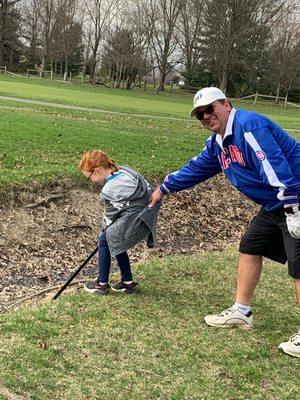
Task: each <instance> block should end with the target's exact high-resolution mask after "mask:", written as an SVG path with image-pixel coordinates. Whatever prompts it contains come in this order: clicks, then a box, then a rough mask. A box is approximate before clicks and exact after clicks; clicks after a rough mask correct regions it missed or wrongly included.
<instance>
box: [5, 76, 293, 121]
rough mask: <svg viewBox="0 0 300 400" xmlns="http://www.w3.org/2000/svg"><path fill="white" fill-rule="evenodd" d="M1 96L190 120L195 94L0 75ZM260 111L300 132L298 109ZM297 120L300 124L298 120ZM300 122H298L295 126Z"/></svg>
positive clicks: (265, 107) (264, 106)
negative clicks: (143, 91)
mask: <svg viewBox="0 0 300 400" xmlns="http://www.w3.org/2000/svg"><path fill="white" fill-rule="evenodd" d="M0 95H10V96H16V97H22V98H27V99H35V100H41V101H48V102H55V103H61V104H71V105H79V106H85V107H92V108H99V109H105V110H112V111H121V112H130V113H139V114H148V115H164V116H174V117H180V118H188V115H189V111H190V109H191V108H192V97H193V95H192V94H188V95H183V96H182V95H180V93H179V94H178V93H177V94H175V95H173V96H170V95H169V94H167V93H166V94H165V95H160V96H157V95H155V94H153V92H148V93H136V92H131V91H125V90H122V89H113V90H112V89H107V88H103V87H91V86H89V85H73V84H64V83H61V82H60V83H58V82H51V81H44V80H36V79H27V78H9V77H5V76H0ZM234 105H235V106H236V107H237V108H238V107H241V108H242V107H245V108H247V109H251V110H252V109H253V104H252V102H251V101H235V102H234ZM255 110H256V111H257V112H260V113H262V114H266V115H268V116H269V117H270V118H272V119H274V120H275V121H277V122H278V123H279V124H281V125H282V126H284V127H285V128H298V129H300V123H299V118H300V112H299V109H294V108H293V109H292V108H288V109H283V108H282V106H274V104H272V103H267V102H259V103H258V104H257V106H256V108H255ZM297 120H298V121H297ZM296 122H297V123H296Z"/></svg>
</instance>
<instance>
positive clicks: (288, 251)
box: [239, 208, 300, 278]
mask: <svg viewBox="0 0 300 400" xmlns="http://www.w3.org/2000/svg"><path fill="white" fill-rule="evenodd" d="M239 250H240V252H241V253H246V254H252V255H257V256H263V257H267V258H269V259H271V260H274V261H277V262H280V263H282V264H285V263H286V261H288V270H289V275H290V276H291V277H292V278H300V239H294V238H293V237H292V236H291V235H290V234H289V231H288V229H287V226H286V217H285V214H284V210H283V208H280V209H278V210H275V211H272V212H267V211H265V210H264V209H263V208H262V209H261V210H260V211H259V213H258V214H257V215H256V216H255V217H254V218H253V219H252V221H251V222H250V225H249V227H248V229H247V230H246V232H245V234H244V236H243V237H242V239H241V243H240V248H239Z"/></svg>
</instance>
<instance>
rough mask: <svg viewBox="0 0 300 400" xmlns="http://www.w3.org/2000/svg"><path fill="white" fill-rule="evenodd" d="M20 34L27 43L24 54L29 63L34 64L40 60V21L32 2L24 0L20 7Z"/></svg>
mask: <svg viewBox="0 0 300 400" xmlns="http://www.w3.org/2000/svg"><path fill="white" fill-rule="evenodd" d="M22 14H23V24H22V36H23V38H24V39H25V41H26V43H27V47H26V50H25V56H26V58H27V61H28V63H29V65H32V66H35V65H37V64H38V63H39V62H40V54H39V46H40V31H41V27H40V21H39V16H38V10H37V8H36V4H35V3H34V2H26V3H25V4H23V8H22Z"/></svg>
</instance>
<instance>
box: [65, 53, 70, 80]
mask: <svg viewBox="0 0 300 400" xmlns="http://www.w3.org/2000/svg"><path fill="white" fill-rule="evenodd" d="M68 67H69V64H68V57H67V56H65V71H64V73H65V74H67V76H68V69H69V68H68Z"/></svg>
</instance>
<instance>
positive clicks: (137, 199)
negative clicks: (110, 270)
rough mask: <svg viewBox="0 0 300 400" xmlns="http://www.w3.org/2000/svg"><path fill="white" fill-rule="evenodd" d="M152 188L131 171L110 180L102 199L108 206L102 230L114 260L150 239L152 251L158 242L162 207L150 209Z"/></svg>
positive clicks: (116, 175) (122, 171)
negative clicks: (157, 232)
mask: <svg viewBox="0 0 300 400" xmlns="http://www.w3.org/2000/svg"><path fill="white" fill-rule="evenodd" d="M152 192H153V188H152V187H151V186H150V185H149V183H148V182H147V181H146V180H145V178H144V177H142V176H141V175H139V174H138V173H137V172H136V171H134V170H132V169H131V168H129V167H125V166H124V167H120V168H119V171H118V172H116V173H115V174H113V175H112V176H111V177H109V178H108V180H107V182H106V183H105V185H104V186H103V189H102V192H101V194H100V197H101V198H102V199H103V200H104V202H105V212H104V218H103V226H102V228H103V229H105V230H106V238H107V243H108V247H109V250H110V254H111V256H112V257H114V256H116V255H117V254H120V253H123V252H124V251H126V250H128V249H129V248H130V247H133V246H134V245H136V244H137V243H139V242H140V241H141V240H143V239H146V238H147V245H148V247H153V246H154V242H155V238H156V223H157V214H158V211H159V207H160V203H157V204H156V205H155V206H154V207H153V208H151V209H149V208H148V203H149V198H150V196H151V193H152Z"/></svg>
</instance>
